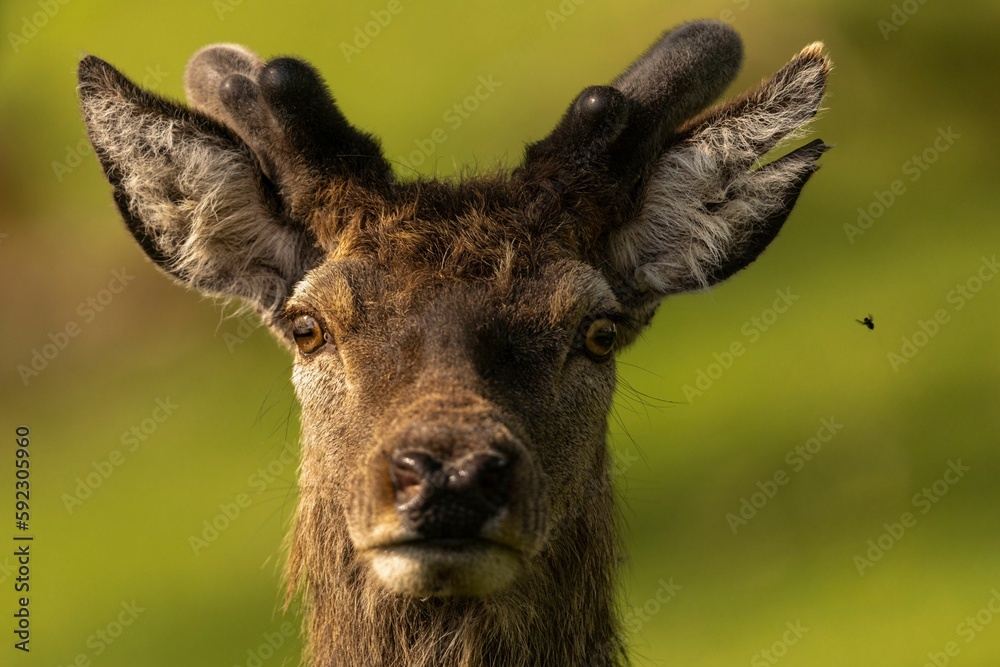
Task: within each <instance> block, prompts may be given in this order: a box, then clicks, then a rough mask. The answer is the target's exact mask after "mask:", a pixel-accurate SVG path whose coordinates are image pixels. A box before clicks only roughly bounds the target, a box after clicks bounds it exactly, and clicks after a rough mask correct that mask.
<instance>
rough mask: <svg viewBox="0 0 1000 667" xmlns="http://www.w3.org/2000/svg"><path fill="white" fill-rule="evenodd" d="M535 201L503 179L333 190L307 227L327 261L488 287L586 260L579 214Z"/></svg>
mask: <svg viewBox="0 0 1000 667" xmlns="http://www.w3.org/2000/svg"><path fill="white" fill-rule="evenodd" d="M528 193H532V194H528ZM538 193H539V191H538V190H537V189H535V188H530V187H525V183H524V182H523V180H518V179H515V178H513V177H511V176H510V175H508V174H497V175H492V176H485V177H484V176H476V177H468V178H464V179H462V180H459V181H457V182H442V181H435V180H419V181H415V182H411V183H405V184H400V185H398V186H397V187H395V188H392V189H390V190H388V191H383V192H379V193H374V192H372V191H371V190H364V189H362V188H358V187H356V186H355V185H354V184H352V183H346V184H338V185H336V186H334V187H333V188H331V191H330V192H329V193H328V196H327V197H325V201H326V202H328V205H326V206H321V207H320V208H319V209H318V210H317V211H316V212H315V213H314V214H313V216H312V219H311V221H310V222H311V225H310V226H311V227H312V230H313V232H314V234H315V235H316V237H317V239H318V240H319V243H320V245H321V246H323V248H324V249H325V250H327V252H328V253H329V256H330V257H331V258H335V259H344V258H348V257H353V258H358V257H364V258H367V259H369V260H374V261H375V262H376V263H377V264H379V265H380V266H382V267H384V268H385V269H386V270H387V271H389V272H393V273H394V272H403V273H406V274H430V275H432V276H438V277H452V278H459V279H466V280H470V279H471V280H474V279H489V280H496V279H499V278H503V277H504V276H513V275H527V274H532V273H534V272H536V271H537V270H538V268H539V267H542V266H545V265H546V264H550V263H552V262H558V261H561V260H564V259H570V258H573V259H582V258H583V257H584V255H585V253H586V249H587V245H588V241H587V239H586V238H585V235H584V234H583V232H582V230H583V229H585V225H581V224H580V217H579V213H578V212H572V213H571V212H569V211H568V209H567V207H565V206H562V205H560V203H559V202H556V201H554V199H553V197H548V196H545V195H544V194H543V195H539V194H538ZM344 201H350V202H351V206H349V207H345V206H344V205H343V202H344Z"/></svg>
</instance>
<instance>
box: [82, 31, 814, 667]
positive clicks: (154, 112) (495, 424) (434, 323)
mask: <svg viewBox="0 0 1000 667" xmlns="http://www.w3.org/2000/svg"><path fill="white" fill-rule="evenodd" d="M821 48H822V45H820V44H813V45H811V46H809V47H806V48H805V49H804V50H803V51H802V52H801V53H800V54H798V55H797V56H795V57H794V58H793V59H792V60H791V62H789V63H788V64H787V65H786V66H785V67H784V68H782V69H781V70H780V71H779V72H778V73H777V74H775V75H774V76H773V77H771V78H770V79H768V80H766V81H764V82H763V83H762V84H760V85H759V86H758V87H756V88H754V89H753V90H751V91H749V92H748V93H746V94H744V95H742V96H740V97H738V98H736V99H734V100H732V101H730V102H728V103H726V104H723V105H721V106H718V107H715V108H713V109H711V110H709V111H707V112H704V113H702V110H703V109H704V108H705V107H707V106H708V105H709V104H710V103H711V102H712V101H713V100H714V99H715V98H716V97H717V96H718V95H719V94H720V93H721V92H722V91H723V90H724V88H725V87H726V86H727V85H728V84H729V83H730V81H731V80H732V79H733V78H734V77H735V75H736V73H737V70H738V68H739V65H740V62H741V59H742V47H741V44H740V41H739V38H738V37H737V35H736V34H735V33H734V32H733V31H732V30H731V29H730V28H729V27H727V26H725V25H724V24H720V23H714V22H707V21H703V22H695V23H689V24H686V25H683V26H681V27H679V28H677V29H675V30H673V31H670V32H668V33H666V34H665V35H664V36H663V37H662V38H661V39H660V40H659V41H657V42H656V43H655V44H654V45H653V46H652V47H651V48H650V49H649V50H648V51H647V52H646V53H645V54H644V55H642V56H641V57H640V58H639V59H638V60H637V61H636V62H635V63H633V64H632V65H631V66H630V67H629V68H628V69H626V70H625V72H624V73H623V74H621V76H619V77H618V78H617V79H615V80H614V81H612V82H611V84H610V85H603V86H593V87H589V88H587V89H585V90H584V91H583V92H582V93H580V95H579V96H578V97H577V98H576V100H574V101H573V103H572V104H571V105H570V107H569V109H568V110H567V111H566V113H565V115H564V116H563V117H562V119H561V120H560V122H559V123H558V125H557V126H556V128H555V130H553V132H552V133H551V134H550V135H549V136H548V137H547V138H545V139H543V140H542V141H539V142H537V143H534V144H531V145H530V146H528V148H527V150H526V152H525V157H524V160H523V162H522V164H521V165H520V166H519V167H517V168H516V169H515V170H513V172H512V173H499V174H493V175H488V176H483V177H478V178H470V179H466V180H461V181H458V182H442V181H439V180H430V179H418V180H415V181H410V182H402V181H399V180H397V179H396V178H395V177H394V176H393V173H392V169H391V166H390V164H389V163H388V162H387V161H386V159H385V158H384V157H383V155H382V153H381V150H380V147H379V143H378V141H377V140H376V139H374V138H373V137H372V136H371V135H368V134H365V133H364V132H361V131H359V130H357V129H355V128H354V127H353V126H352V125H350V124H349V123H348V121H347V120H346V119H345V118H344V116H343V115H342V114H341V113H340V111H339V110H338V108H337V106H336V104H335V103H334V101H333V99H332V98H331V96H330V94H329V93H328V92H327V89H326V87H325V85H324V83H323V82H322V80H321V79H320V76H319V75H318V74H317V72H316V71H315V70H314V69H313V68H312V67H310V66H309V65H308V64H306V63H304V62H302V61H300V60H296V59H293V58H276V59H274V60H270V61H268V62H264V61H262V60H261V59H260V58H258V57H257V56H256V55H254V54H253V53H251V52H250V51H248V50H246V49H245V48H243V47H240V46H235V45H227V44H223V45H215V46H210V47H207V48H205V49H203V50H201V51H200V52H198V53H197V54H196V55H195V56H194V57H193V59H192V60H191V62H190V64H189V65H188V69H187V73H186V77H185V79H186V89H187V96H188V101H189V103H190V105H191V106H190V107H185V106H182V105H180V104H176V103H174V102H170V101H168V100H165V99H163V98H161V97H158V96H156V95H153V94H152V93H149V92H147V91H144V90H142V89H140V88H138V87H137V86H136V85H134V84H133V83H131V82H130V81H129V80H128V79H126V78H125V77H124V76H123V75H121V74H120V73H119V72H118V71H116V70H115V69H114V68H112V67H111V66H110V65H108V64H107V63H105V62H103V61H101V60H99V59H97V58H95V57H86V58H84V59H83V61H82V62H81V63H80V72H79V76H80V89H79V90H80V96H81V99H82V105H83V113H84V117H85V119H86V123H87V127H88V131H89V135H90V138H91V141H92V142H93V144H94V148H95V150H96V153H97V156H98V157H99V159H100V161H101V164H102V165H103V167H104V171H105V174H106V176H107V178H108V180H109V181H110V182H111V184H112V186H113V187H114V197H115V201H116V202H117V204H118V208H119V210H120V212H121V215H122V217H123V218H124V220H125V223H126V225H127V226H128V228H129V231H131V233H132V234H133V236H134V237H135V238H136V240H137V241H138V242H139V244H140V246H141V247H142V248H143V250H144V251H145V252H146V254H147V255H148V256H149V257H150V258H151V259H152V260H153V261H154V262H155V263H156V264H157V265H158V266H159V267H160V268H161V269H162V270H163V271H165V272H166V273H168V274H169V275H170V276H172V277H173V278H174V279H175V280H176V281H178V282H179V283H181V284H183V285H186V286H188V287H192V288H195V289H197V290H200V291H202V292H205V293H208V294H212V295H221V296H225V297H238V298H240V299H243V300H245V301H247V302H248V303H250V304H252V305H253V307H255V308H256V309H257V310H258V312H259V313H260V314H261V316H262V318H263V319H264V321H265V322H266V323H267V324H268V325H269V327H270V328H271V330H272V331H273V332H274V334H275V335H276V336H277V338H278V339H279V340H281V341H283V342H284V343H286V344H287V345H288V346H289V347H291V348H292V349H293V351H294V354H295V365H294V371H293V382H294V385H295V388H296V392H297V395H298V398H299V401H300V403H301V406H302V417H301V421H302V457H301V458H302V461H301V480H300V491H301V493H300V500H299V507H298V512H297V523H296V528H295V530H294V535H293V540H292V549H291V555H290V559H289V572H290V574H291V578H292V580H293V581H294V582H297V583H298V584H300V585H301V586H302V587H303V588H304V589H305V593H306V597H307V598H308V601H309V605H310V629H311V632H310V635H311V647H312V648H311V654H312V656H313V659H314V660H315V662H316V663H317V664H323V665H326V664H350V665H360V664H407V665H422V664H434V665H446V664H448V665H450V664H481V663H487V662H488V663H489V664H503V665H521V664H525V665H527V664H546V665H550V664H551V665H563V664H565V665H581V664H584V663H585V662H586V661H587V660H590V661H591V662H587V663H586V664H617V662H618V661H619V660H621V659H622V656H623V650H622V648H621V645H620V640H619V636H618V633H617V622H616V620H615V615H614V611H613V607H614V604H613V599H614V575H613V573H614V570H615V566H616V562H617V560H618V549H617V539H616V532H615V527H614V526H615V521H614V511H613V502H612V500H613V498H612V496H613V494H612V485H611V481H610V479H609V457H608V453H607V449H606V444H605V435H606V429H607V424H606V420H607V414H608V412H609V409H610V407H611V402H612V396H613V393H614V390H615V355H616V353H618V352H619V351H620V350H621V349H622V348H624V347H625V346H626V345H628V344H629V343H631V342H632V341H633V340H634V339H635V338H636V335H637V334H638V333H639V331H640V330H641V329H642V327H644V326H646V325H647V324H648V323H649V321H650V319H651V317H652V315H653V312H654V311H655V309H656V307H657V305H658V304H659V303H660V302H661V301H662V300H663V299H664V297H666V296H668V295H670V294H675V293H679V292H687V291H692V290H700V289H704V288H708V287H710V286H712V285H714V284H716V283H718V282H720V281H722V280H724V279H726V278H728V277H729V276H731V275H733V274H734V273H736V272H737V271H739V270H740V269H742V268H744V267H746V266H747V265H748V264H750V263H751V262H752V261H754V259H756V258H757V257H758V256H759V255H760V253H761V252H762V251H763V250H764V248H765V247H766V246H767V245H768V244H769V243H770V242H771V241H772V240H773V239H774V238H775V236H776V235H777V233H778V231H779V230H780V228H781V226H782V224H783V223H784V221H785V219H786V218H787V217H788V215H789V212H790V211H791V209H792V207H793V206H794V204H795V201H796V199H797V198H798V196H799V193H800V191H801V190H802V187H803V186H804V185H805V183H806V181H807V180H808V179H809V177H810V176H811V175H812V173H813V172H814V171H815V170H816V169H817V166H816V160H817V159H818V158H819V157H820V155H822V153H823V152H824V150H825V149H826V146H825V145H824V144H823V143H822V142H820V141H814V142H812V143H809V144H806V145H804V146H802V147H801V148H798V149H797V150H794V151H792V152H790V153H788V154H787V155H785V156H783V157H780V158H778V159H774V160H771V161H769V162H765V161H764V160H763V157H764V155H765V154H767V153H768V152H769V151H770V150H771V149H772V148H774V147H775V146H776V145H777V144H778V143H779V142H781V141H783V140H788V139H789V138H793V137H797V136H799V134H800V133H801V132H802V130H803V128H804V127H805V126H806V124H807V123H808V122H809V120H810V119H811V118H812V117H813V115H814V114H815V113H816V111H817V109H818V108H819V104H820V99H821V97H822V95H823V89H824V85H825V80H826V75H827V73H828V70H829V63H828V61H827V59H826V57H825V56H824V55H823V54H822V51H821ZM699 114H700V115H699ZM570 612H571V613H570ZM341 661H342V662H341Z"/></svg>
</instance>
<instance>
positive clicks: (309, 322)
mask: <svg viewBox="0 0 1000 667" xmlns="http://www.w3.org/2000/svg"><path fill="white" fill-rule="evenodd" d="M292 337H294V338H295V344H296V345H298V346H299V350H300V351H301V352H302V354H312V353H313V352H315V351H316V350H318V349H319V348H321V347H323V344H324V343H326V332H324V331H323V327H321V326H320V324H319V322H317V321H316V318H314V317H312V316H311V315H299V316H298V317H296V318H295V320H294V321H293V322H292Z"/></svg>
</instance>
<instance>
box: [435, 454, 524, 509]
mask: <svg viewBox="0 0 1000 667" xmlns="http://www.w3.org/2000/svg"><path fill="white" fill-rule="evenodd" d="M509 486H510V461H509V460H508V459H507V457H505V456H502V455H500V454H485V453H481V454H473V455H472V456H469V457H467V458H466V459H464V460H463V461H461V462H460V464H459V465H458V466H456V468H455V471H454V473H453V474H452V475H450V476H449V478H448V487H449V489H452V490H454V491H456V492H460V493H468V494H472V495H476V494H478V495H479V497H480V498H481V499H482V500H484V501H486V503H487V504H489V505H491V506H493V507H494V508H495V509H499V508H500V507H502V506H504V505H506V504H507V489H508V487H509Z"/></svg>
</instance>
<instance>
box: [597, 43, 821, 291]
mask: <svg viewBox="0 0 1000 667" xmlns="http://www.w3.org/2000/svg"><path fill="white" fill-rule="evenodd" d="M829 69H830V64H829V61H828V60H827V59H826V57H825V56H824V55H823V54H822V44H820V43H819V42H817V43H815V44H812V45H810V46H808V47H806V48H805V49H804V50H803V51H802V52H801V53H800V54H799V55H798V56H796V57H795V58H794V59H793V60H792V61H791V62H790V63H789V64H788V65H786V66H785V67H784V68H783V69H782V70H781V71H779V72H778V73H777V74H775V75H774V76H773V77H772V78H771V79H769V80H767V81H765V82H763V83H762V84H761V85H760V86H758V87H757V88H755V89H753V90H751V91H750V92H749V93H747V94H745V95H743V96H741V97H739V98H737V99H735V100H733V101H731V102H728V103H726V104H725V105H722V106H720V107H717V108H715V109H712V110H710V111H709V112H707V113H706V114H705V115H704V116H702V117H701V118H698V119H696V120H694V121H691V122H690V123H688V124H687V125H686V127H685V128H684V129H682V131H681V132H680V133H679V136H678V139H677V141H676V142H675V143H674V144H673V145H672V146H670V147H669V148H668V149H667V150H666V151H665V152H664V153H663V155H662V156H661V157H660V159H659V161H658V162H657V164H656V166H655V169H654V172H653V175H652V177H651V178H650V180H649V183H648V186H647V189H646V192H645V194H644V198H643V204H642V208H641V212H640V214H639V215H638V216H637V218H636V219H635V220H633V221H631V222H630V223H629V224H627V225H626V226H625V227H624V228H623V229H621V230H619V231H618V232H616V233H615V235H614V236H613V238H612V259H613V262H614V263H615V266H616V269H617V270H618V271H620V272H621V273H620V274H619V275H623V276H626V281H630V282H631V285H630V287H631V288H632V289H634V290H635V291H636V292H638V293H640V294H642V293H647V294H648V293H651V294H652V295H658V296H663V295H667V294H671V293H675V292H682V291H690V290H695V289H703V288H707V287H709V286H711V285H712V284H714V283H716V282H718V280H720V279H722V278H724V277H726V276H727V275H728V273H727V271H726V270H725V268H726V267H727V266H729V265H737V266H738V267H739V268H742V266H743V265H745V264H746V263H749V261H752V259H753V258H754V257H756V255H757V254H758V253H759V252H760V251H761V250H762V249H763V246H761V245H760V244H759V243H756V242H755V240H756V239H758V238H761V237H767V238H764V239H763V240H764V245H766V243H767V242H769V241H770V240H771V238H773V234H775V233H777V230H776V229H772V227H773V225H774V221H775V220H778V222H777V224H778V226H780V224H781V222H783V221H784V217H783V216H787V213H788V210H789V209H790V208H791V205H792V204H794V198H795V197H797V194H798V189H800V188H801V186H802V184H803V183H804V180H805V179H806V178H808V175H809V174H811V173H812V171H814V170H815V168H816V167H815V165H814V161H815V160H816V158H818V157H819V155H820V154H822V152H823V150H824V149H825V146H820V145H817V146H810V147H804V148H803V149H800V150H799V151H796V152H794V153H792V154H790V155H788V156H786V157H785V158H782V159H779V160H775V161H774V162H771V163H769V164H766V165H764V164H762V162H761V159H762V158H763V156H764V154H766V153H767V152H768V151H770V150H771V149H773V148H774V147H775V146H776V145H778V144H779V143H780V142H782V141H788V140H792V139H797V138H799V137H801V136H802V135H803V134H805V131H806V127H807V125H808V123H809V121H810V120H811V119H812V118H813V116H815V114H816V113H817V111H818V109H819V105H820V100H821V99H822V96H823V89H824V86H825V81H826V75H827V73H828V72H829ZM790 199H791V201H789V200H790ZM779 218H780V219H779ZM768 234H770V236H767V235H768ZM758 246H759V247H758ZM751 251H752V252H753V256H752V257H749V258H748V259H747V261H746V262H743V263H742V264H740V257H738V256H737V255H738V254H739V253H745V252H751ZM736 270H738V269H736ZM720 276H721V277H720Z"/></svg>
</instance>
